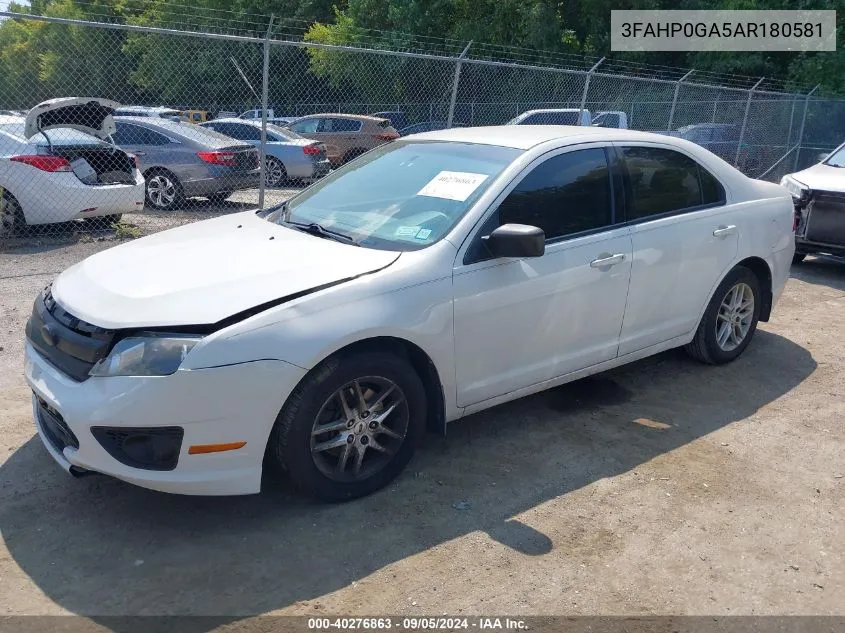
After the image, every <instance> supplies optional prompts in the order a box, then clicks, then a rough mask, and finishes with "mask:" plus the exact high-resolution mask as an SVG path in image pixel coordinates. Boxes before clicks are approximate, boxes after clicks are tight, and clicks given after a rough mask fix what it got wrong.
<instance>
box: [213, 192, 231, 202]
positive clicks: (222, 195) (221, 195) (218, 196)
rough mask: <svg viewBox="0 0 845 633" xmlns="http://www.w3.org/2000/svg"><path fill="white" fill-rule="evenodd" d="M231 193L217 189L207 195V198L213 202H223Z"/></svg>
mask: <svg viewBox="0 0 845 633" xmlns="http://www.w3.org/2000/svg"><path fill="white" fill-rule="evenodd" d="M231 195H232V192H231V191H218V192H217V193H213V194H211V195H210V196H208V199H209V200H210V201H211V202H212V203H214V204H223V203H224V202H226V200H227V199H228V198H229V196H231Z"/></svg>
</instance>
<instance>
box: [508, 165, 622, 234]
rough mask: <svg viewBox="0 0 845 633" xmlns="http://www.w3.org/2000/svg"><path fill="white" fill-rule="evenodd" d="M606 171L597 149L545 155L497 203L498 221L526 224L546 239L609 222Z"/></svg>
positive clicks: (608, 194)
mask: <svg viewBox="0 0 845 633" xmlns="http://www.w3.org/2000/svg"><path fill="white" fill-rule="evenodd" d="M610 192H611V189H610V172H609V170H608V166H607V157H606V155H605V151H604V150H603V149H584V150H577V151H574V152H567V153H565V154H559V155H557V156H554V157H552V158H549V159H548V160H546V161H545V162H543V163H542V164H540V165H538V166H537V167H535V168H534V169H533V170H532V171H531V172H530V173H529V174H528V175H527V176H526V177H525V178H523V179H522V181H521V182H520V183H519V184H518V185H517V186H516V188H514V189H513V191H511V192H510V194H508V196H507V198H505V199H504V200H503V201H502V204H501V205H500V206H499V209H498V213H499V222H498V224H499V225H502V224H511V223H514V224H528V225H531V226H537V227H540V228H541V229H543V231H545V233H546V239H547V240H553V239H555V238H559V237H563V236H566V235H572V234H574V233H581V232H583V231H589V230H591V229H597V228H601V227H603V226H608V225H610V224H612V222H613V220H612V205H611V193H610Z"/></svg>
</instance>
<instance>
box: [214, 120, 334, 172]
mask: <svg viewBox="0 0 845 633" xmlns="http://www.w3.org/2000/svg"><path fill="white" fill-rule="evenodd" d="M200 127H204V128H207V129H209V130H214V131H215V132H218V133H220V134H223V135H224V136H229V137H231V138H233V139H236V140H238V141H243V142H245V143H249V144H250V145H252V146H253V147H260V146H261V121H260V120H257V121H256V120H251V119H250V120H245V119H214V120H213V121H208V122H207V123H203V124H201V126H200ZM266 134H267V137H266V140H267V142H266V145H265V148H266V149H265V152H266V157H265V159H264V165H265V169H264V182H265V184H266V185H267V186H268V187H278V186H280V185H282V184H284V183H285V182H287V181H288V179H291V178H296V179H307V180H311V179H316V178H322V177H323V176H325V175H326V174H327V173H329V171H331V163H329V159H328V158H327V157H326V148H325V146H324V145H323V144H322V143H320V142H318V141H312V140H310V139H305V138H302V137H301V136H299V134H297V133H296V132H293V131H292V130H288V129H286V128H281V127H279V126H277V125H272V124H269V123H268V124H267V130H266Z"/></svg>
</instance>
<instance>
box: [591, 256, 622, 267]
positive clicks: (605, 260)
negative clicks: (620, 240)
mask: <svg viewBox="0 0 845 633" xmlns="http://www.w3.org/2000/svg"><path fill="white" fill-rule="evenodd" d="M624 261H625V254H624V253H616V254H615V255H611V254H610V253H602V254H601V255H599V257H598V259H594V260H593V261H591V262H590V268H609V267H610V266H615V265H616V264H621V263H622V262H624Z"/></svg>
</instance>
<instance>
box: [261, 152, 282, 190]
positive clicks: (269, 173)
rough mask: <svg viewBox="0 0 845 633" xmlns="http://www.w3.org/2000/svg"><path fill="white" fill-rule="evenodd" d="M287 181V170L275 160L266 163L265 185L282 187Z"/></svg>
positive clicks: (269, 159)
mask: <svg viewBox="0 0 845 633" xmlns="http://www.w3.org/2000/svg"><path fill="white" fill-rule="evenodd" d="M284 179H285V168H284V167H283V166H282V164H281V163H280V162H279V161H277V160H276V159H275V158H268V159H267V160H266V161H265V162H264V184H265V185H267V186H268V187H275V186H277V185H280V184H281V183H282V181H283V180H284Z"/></svg>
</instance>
